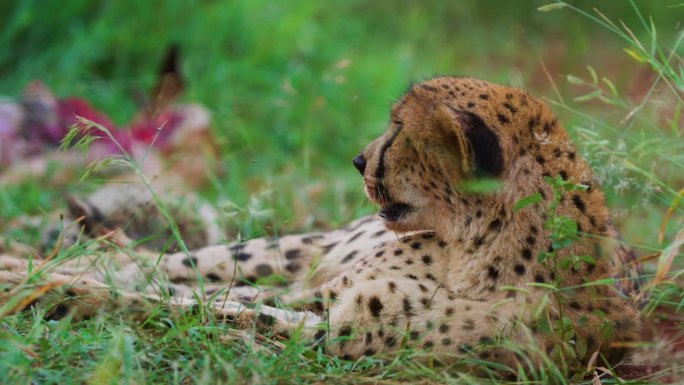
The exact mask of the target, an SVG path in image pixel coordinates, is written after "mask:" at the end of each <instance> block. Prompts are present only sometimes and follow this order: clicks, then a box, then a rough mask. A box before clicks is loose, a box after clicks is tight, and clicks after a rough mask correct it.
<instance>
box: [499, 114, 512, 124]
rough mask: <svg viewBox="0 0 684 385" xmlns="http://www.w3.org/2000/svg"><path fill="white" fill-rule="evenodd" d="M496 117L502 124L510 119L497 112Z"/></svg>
mask: <svg viewBox="0 0 684 385" xmlns="http://www.w3.org/2000/svg"><path fill="white" fill-rule="evenodd" d="M496 118H497V119H499V122H500V123H504V124H506V123H508V122H510V121H511V120H510V119H508V117H507V116H506V115H504V114H502V113H497V114H496Z"/></svg>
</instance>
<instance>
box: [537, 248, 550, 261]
mask: <svg viewBox="0 0 684 385" xmlns="http://www.w3.org/2000/svg"><path fill="white" fill-rule="evenodd" d="M550 255H551V254H549V253H547V252H545V251H542V252H541V253H539V255H537V262H538V263H544V261H546V259H547V258H548V257H549V256H550Z"/></svg>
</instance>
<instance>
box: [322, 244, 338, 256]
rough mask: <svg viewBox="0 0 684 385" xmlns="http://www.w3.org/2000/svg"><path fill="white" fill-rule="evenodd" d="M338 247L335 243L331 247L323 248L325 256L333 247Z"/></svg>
mask: <svg viewBox="0 0 684 385" xmlns="http://www.w3.org/2000/svg"><path fill="white" fill-rule="evenodd" d="M335 246H337V242H333V243H331V244H329V245H325V246H323V254H328V253H329V252H330V250H332V248H333V247H335Z"/></svg>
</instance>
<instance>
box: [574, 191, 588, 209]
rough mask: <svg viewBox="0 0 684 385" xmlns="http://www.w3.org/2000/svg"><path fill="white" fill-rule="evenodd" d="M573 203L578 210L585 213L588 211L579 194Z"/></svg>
mask: <svg viewBox="0 0 684 385" xmlns="http://www.w3.org/2000/svg"><path fill="white" fill-rule="evenodd" d="M572 203H574V204H575V207H577V209H578V210H579V211H581V212H584V211H585V210H586V209H587V207H586V206H585V205H584V201H583V200H582V198H581V197H580V196H579V195H577V194H575V195H573V196H572Z"/></svg>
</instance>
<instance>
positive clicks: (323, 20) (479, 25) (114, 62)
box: [0, 0, 684, 242]
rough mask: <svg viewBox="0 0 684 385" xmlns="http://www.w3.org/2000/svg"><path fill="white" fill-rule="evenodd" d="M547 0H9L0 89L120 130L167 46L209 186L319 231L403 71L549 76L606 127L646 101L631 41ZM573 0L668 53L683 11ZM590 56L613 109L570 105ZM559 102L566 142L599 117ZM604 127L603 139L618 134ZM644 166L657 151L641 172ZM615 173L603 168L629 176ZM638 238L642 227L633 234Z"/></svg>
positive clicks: (345, 205)
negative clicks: (65, 100) (207, 165)
mask: <svg viewBox="0 0 684 385" xmlns="http://www.w3.org/2000/svg"><path fill="white" fill-rule="evenodd" d="M547 3H548V1H494V0H488V1H451V2H447V1H385V0H381V1H344V2H342V1H337V2H323V1H255V0H249V1H181V0H175V1H174V0H169V1H92V0H84V1H79V0H70V1H59V2H47V1H38V0H16V1H5V2H0V15H1V16H0V47H2V48H1V49H0V94H2V95H5V96H10V97H17V96H18V95H20V93H21V91H22V89H23V87H25V85H26V84H27V83H28V82H29V81H31V80H33V79H40V80H42V81H44V82H46V83H47V84H48V85H49V86H50V87H52V89H53V90H54V91H55V93H56V94H57V95H59V96H68V95H74V96H80V97H84V98H86V99H88V100H89V101H91V102H92V103H93V104H94V105H95V106H96V107H97V108H99V109H100V110H102V111H104V112H105V113H106V114H108V115H110V116H111V117H112V118H113V119H114V120H115V122H117V123H119V124H123V123H125V122H126V121H127V120H128V119H130V118H131V116H132V115H133V114H134V113H135V111H136V109H137V106H136V104H135V103H134V99H133V97H132V96H131V95H132V93H133V92H135V91H147V90H148V89H149V88H150V87H151V86H152V85H153V84H154V82H155V80H156V70H157V67H158V66H159V61H160V59H161V57H162V55H163V53H164V51H165V49H166V48H167V47H168V46H169V45H171V44H179V45H180V47H181V50H182V52H181V55H182V56H181V61H182V66H183V71H184V75H185V78H186V80H187V90H186V92H185V94H184V95H183V99H184V100H185V101H192V102H199V103H202V104H203V105H205V106H207V107H208V108H209V109H210V110H211V111H212V113H213V125H212V130H213V132H214V134H215V136H216V140H217V142H218V144H219V147H220V150H221V157H220V159H219V160H218V163H217V165H216V169H217V170H218V171H217V173H216V178H215V180H214V181H213V183H212V184H211V186H210V187H209V188H208V189H207V191H204V192H203V194H204V195H205V196H207V197H208V198H209V199H211V200H213V201H215V202H219V203H220V202H222V201H230V202H233V203H235V204H237V205H238V206H240V207H248V206H250V205H252V206H254V205H256V206H258V207H260V208H261V207H262V206H263V207H265V208H266V209H273V210H272V212H273V215H272V216H271V217H269V218H268V219H267V220H274V219H273V218H277V221H279V222H280V223H281V224H282V226H285V227H289V228H297V229H302V228H308V227H312V226H324V227H327V226H333V225H337V224H340V223H344V222H346V221H348V220H350V219H352V218H354V217H356V216H358V215H360V214H362V213H368V212H372V211H373V208H371V207H370V206H369V205H368V204H367V203H366V200H365V197H364V196H363V194H362V192H361V189H360V186H361V183H360V180H359V178H358V175H357V174H356V171H355V170H354V169H353V167H351V159H352V157H353V156H354V155H355V154H356V153H357V152H358V151H359V150H360V149H361V148H362V147H363V146H364V145H365V144H366V143H367V142H368V141H369V140H370V139H372V138H373V137H375V136H376V135H378V134H380V133H381V132H382V131H383V130H384V127H385V123H386V120H387V113H388V107H389V106H390V105H391V103H392V101H393V100H394V98H396V97H398V96H399V95H400V94H401V92H402V91H403V90H404V89H405V88H406V87H407V85H408V84H409V83H410V82H411V81H415V80H420V79H423V78H426V77H429V76H431V75H435V74H460V75H468V76H473V77H478V78H482V79H486V80H489V81H493V82H500V83H506V84H511V85H514V86H519V87H525V88H527V89H529V90H530V91H531V92H532V93H533V94H535V95H537V96H541V97H549V98H552V99H557V95H556V93H555V92H554V90H553V87H552V82H554V83H555V84H556V86H557V87H558V89H559V92H560V95H562V96H564V97H566V98H567V99H566V102H567V104H568V105H570V106H573V108H576V109H578V110H581V111H583V112H587V113H588V112H589V111H592V112H595V113H596V114H598V115H599V116H600V119H601V120H602V121H605V122H606V124H607V125H608V126H611V127H612V125H613V124H617V123H618V122H619V121H620V119H621V118H623V117H624V116H625V114H626V113H627V112H628V111H629V108H630V107H631V106H633V105H637V104H638V103H640V102H641V101H642V98H643V96H644V95H645V93H646V91H648V88H649V87H650V86H651V84H652V83H653V80H654V79H655V75H654V74H653V73H652V72H651V71H650V70H649V68H648V66H644V65H643V64H640V63H638V62H637V61H635V60H633V59H632V58H630V57H629V56H628V55H627V54H626V53H625V52H624V51H623V48H625V47H627V43H626V42H625V41H624V40H621V39H620V38H619V37H618V36H616V35H615V34H614V33H612V32H610V31H608V30H607V29H605V28H604V27H602V26H601V25H600V24H599V23H597V22H595V21H592V20H590V19H589V18H587V17H585V16H582V15H580V14H579V13H577V12H575V11H573V10H571V9H569V8H564V9H559V10H552V11H548V12H541V11H538V10H537V8H538V7H540V6H543V5H545V4H547ZM570 3H571V4H572V5H574V6H576V7H577V8H579V9H581V10H584V11H586V12H588V13H590V14H592V15H594V16H598V15H597V14H596V13H594V12H593V11H592V9H593V8H597V9H598V10H600V12H601V13H603V14H605V15H607V16H608V17H609V18H610V19H611V20H613V21H615V22H618V20H622V21H624V23H625V25H626V26H628V27H629V28H630V29H631V30H632V31H633V33H634V34H635V35H636V36H637V37H638V38H640V39H646V40H648V39H647V31H646V29H645V28H644V27H643V24H642V20H641V19H640V18H639V15H638V13H637V12H635V8H637V9H639V11H640V12H641V14H642V15H643V16H644V17H648V16H652V19H653V21H654V23H655V24H656V25H657V26H658V31H659V35H658V39H659V44H661V45H662V46H663V47H669V46H671V45H672V44H673V43H674V41H675V39H676V37H677V34H678V33H680V32H679V31H680V30H679V28H680V27H681V26H680V21H681V19H682V18H681V15H682V14H683V13H684V8H682V7H681V0H672V1H657V2H656V1H636V2H634V3H630V2H628V1H602V2H598V1H572V2H570ZM678 5H679V7H678ZM587 65H591V66H592V67H593V68H594V69H595V70H596V72H598V73H599V75H600V76H606V77H607V78H609V79H610V80H611V81H612V82H613V83H614V84H615V85H616V88H617V90H618V92H619V94H620V98H622V100H623V101H624V102H625V106H623V108H615V107H612V106H609V105H606V104H604V103H603V104H602V103H589V104H587V103H581V102H573V101H572V96H576V95H580V94H582V93H583V92H586V89H584V90H583V89H581V87H579V88H580V89H578V87H577V86H576V85H573V84H571V83H569V82H568V81H567V80H566V75H568V74H578V75H581V76H583V77H585V78H586V77H588V74H587V69H586V66H587ZM544 68H545V69H546V72H548V76H547V74H546V73H545V70H544ZM555 109H556V111H557V112H558V113H559V114H560V115H561V120H562V121H563V122H565V126H566V127H567V128H569V129H571V131H572V133H573V135H575V136H577V132H575V130H573V127H574V126H576V125H577V126H581V127H587V128H590V129H591V127H593V124H589V123H587V120H586V119H585V118H584V117H583V116H582V115H580V114H577V113H572V112H571V111H569V110H568V109H567V108H555ZM651 117H652V115H647V118H649V119H650V118H651ZM653 124H656V123H653ZM644 129H646V130H650V129H651V128H649V127H648V125H647V126H645V128H644ZM630 132H631V133H632V134H637V133H638V132H634V131H630ZM628 134H629V133H628ZM601 135H602V136H601V138H602V139H608V140H613V139H615V138H616V137H619V136H620V135H621V134H620V132H618V131H615V130H605V131H602V133H601ZM580 140H582V139H581V138H580ZM627 142H628V145H629V140H627ZM584 151H585V156H588V157H589V158H592V159H593V160H592V163H593V164H594V167H599V168H601V167H603V164H602V162H604V161H606V160H605V159H604V158H603V157H602V156H601V155H600V154H601V151H602V150H601V148H600V146H599V147H596V148H594V150H591V148H588V147H587V148H585V150H584ZM592 151H593V152H592ZM623 155H625V156H627V155H629V146H628V148H627V149H626V150H625V151H624V154H623ZM650 155H653V153H650ZM651 158H652V156H651ZM648 162H653V159H645V160H644V163H643V167H645V168H648V167H650V166H649V164H648ZM610 167H613V166H612V165H608V164H606V165H605V171H606V172H604V174H605V176H606V178H618V179H619V178H624V177H625V175H624V174H620V173H621V172H623V173H624V172H625V171H624V170H621V169H619V168H618V169H617V170H614V169H613V168H610ZM678 170H679V172H680V173H681V170H682V169H681V168H679V169H678ZM599 173H600V171H599ZM680 177H681V175H680ZM680 179H681V178H680ZM605 181H607V182H610V179H606V180H605ZM665 183H668V182H667V181H666V182H665ZM608 184H612V183H608ZM641 187H644V184H642V185H641ZM610 188H611V186H608V189H609V190H610ZM644 188H645V187H644ZM269 192H270V193H269ZM641 192H642V191H639V189H638V188H636V189H634V191H631V195H630V191H627V192H626V193H625V191H621V192H619V194H617V193H611V195H610V196H609V198H610V202H611V205H612V206H613V207H614V208H615V209H616V210H617V211H618V212H619V211H620V210H623V211H625V210H627V211H629V210H632V209H633V208H634V207H636V205H642V204H643V200H644V199H643V194H641ZM651 193H652V191H650V190H649V192H648V194H651ZM50 194H51V193H50V192H45V191H41V192H40V193H37V195H36V194H34V195H36V196H35V197H34V196H33V195H31V194H25V193H22V196H21V200H22V201H23V202H24V205H25V202H26V200H28V201H29V202H32V203H35V204H33V205H31V204H29V205H25V206H28V207H30V208H31V209H30V210H31V211H34V212H37V211H51V208H50V206H51V205H53V204H55V202H58V201H59V197H55V199H52V197H53V196H52V195H50ZM255 197H256V198H255ZM32 199H33V200H34V201H32ZM668 199H669V198H668ZM17 201H19V200H17ZM655 201H656V204H657V203H658V199H655ZM666 201H667V199H665V198H663V199H660V204H662V203H667V202H666ZM250 202H252V203H250ZM254 202H257V203H254ZM9 204H12V203H11V202H10V203H9ZM17 204H18V203H17ZM648 204H651V203H650V202H649V203H648ZM639 207H642V206H639ZM648 207H649V206H643V208H644V209H648ZM659 210H661V211H662V207H661V208H659ZM247 211H249V210H246V212H247ZM256 211H258V210H256ZM250 212H251V213H253V212H255V211H254V210H252V211H250ZM631 215H636V216H647V215H641V214H638V213H637V214H634V213H632V214H631ZM252 219H254V218H253V216H250V215H249V213H248V215H246V217H242V220H243V221H248V220H252ZM658 221H659V217H657V218H656V217H653V218H652V219H651V222H649V223H652V224H653V225H655V226H657V224H658V223H659V222H658ZM257 222H258V221H257ZM654 231H655V229H654ZM628 232H630V231H629V230H628ZM632 233H633V234H632V235H633V236H639V231H638V229H635V230H634V231H632ZM653 234H655V232H653V233H651V234H650V236H649V238H653ZM642 235H643V234H642ZM637 241H638V242H649V240H644V239H639V240H637Z"/></svg>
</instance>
